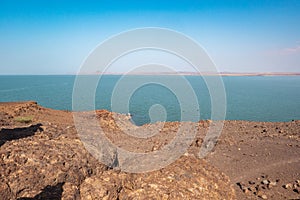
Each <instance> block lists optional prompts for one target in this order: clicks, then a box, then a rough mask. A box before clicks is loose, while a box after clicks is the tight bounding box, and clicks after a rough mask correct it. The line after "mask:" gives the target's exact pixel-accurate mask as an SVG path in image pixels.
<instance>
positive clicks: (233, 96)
mask: <svg viewBox="0 0 300 200" xmlns="http://www.w3.org/2000/svg"><path fill="white" fill-rule="evenodd" d="M120 78H121V76H117V75H105V76H102V79H101V80H100V82H99V84H98V87H97V91H96V98H95V105H96V108H97V109H107V110H111V109H112V108H111V96H112V93H113V90H114V87H115V85H116V83H117V82H118V80H120ZM143 78H145V77H144V76H142V75H141V76H132V77H131V78H130V79H128V80H129V81H131V82H132V84H134V83H135V82H136V81H137V79H143ZM148 78H149V77H148ZM156 78H157V77H156ZM159 78H161V79H172V76H159ZM173 78H174V77H173ZM185 78H186V79H187V80H188V81H189V83H190V84H191V86H192V87H193V89H194V91H195V93H196V95H197V98H198V102H199V107H200V118H201V119H210V118H211V116H210V115H211V112H210V111H211V102H210V95H209V93H208V90H207V88H206V84H205V82H204V81H203V79H202V78H201V77H197V76H186V77H185ZM74 80H75V76H73V75H69V76H68V75H58V76H54V75H44V76H40V75H36V76H29V75H28V76H27V75H24V76H0V101H1V102H6V101H25V100H34V101H37V102H38V103H39V104H40V105H42V106H44V107H48V108H53V109H59V110H72V92H73V84H74ZM223 82H224V85H225V91H226V98H227V103H226V107H227V112H226V119H228V120H252V121H290V120H293V119H300V76H270V77H263V76H252V77H247V76H241V77H223ZM178 87H180V85H179V86H178ZM155 104H160V105H162V106H163V107H164V108H165V111H166V115H167V120H168V121H179V120H180V119H181V118H180V117H181V116H180V113H181V108H180V104H179V101H178V99H177V98H176V95H175V94H173V93H172V92H171V91H170V90H169V89H167V88H165V87H162V86H160V85H157V84H148V85H144V86H143V87H140V88H139V89H138V90H136V91H135V92H134V93H133V95H132V96H131V98H130V99H129V111H130V113H131V114H132V115H133V120H134V122H135V123H136V124H138V125H141V124H144V123H149V122H151V119H150V116H149V109H150V108H151V106H153V105H155ZM85 106H86V108H87V109H89V105H83V107H85ZM114 111H118V112H121V113H125V112H126V111H125V110H123V109H122V108H121V106H120V109H119V110H118V107H114ZM183 112H187V113H189V112H190V111H189V110H185V111H183Z"/></svg>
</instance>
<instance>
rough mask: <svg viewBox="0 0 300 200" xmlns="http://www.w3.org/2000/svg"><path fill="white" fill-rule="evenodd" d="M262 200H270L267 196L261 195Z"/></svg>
mask: <svg viewBox="0 0 300 200" xmlns="http://www.w3.org/2000/svg"><path fill="white" fill-rule="evenodd" d="M260 198H262V199H268V197H267V195H265V194H263V195H261V196H260Z"/></svg>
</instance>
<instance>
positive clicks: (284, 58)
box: [0, 0, 300, 74]
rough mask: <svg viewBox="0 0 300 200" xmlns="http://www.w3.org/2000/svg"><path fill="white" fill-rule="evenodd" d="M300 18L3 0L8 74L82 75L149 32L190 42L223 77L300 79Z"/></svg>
mask: <svg viewBox="0 0 300 200" xmlns="http://www.w3.org/2000/svg"><path fill="white" fill-rule="evenodd" d="M299 10H300V1H299V0H281V1H279V0H248V1H243V0H240V1H238V0H237V1H212V0H205V1H201V0H195V1H194V0H193V1H176V0H175V1H174V0H173V1H157V0H151V1H101V0H99V1H56V0H52V1H47V0H45V1H34V0H27V1H22V0H19V1H16V0H8V1H6V0H0V74H66V73H76V72H77V71H78V70H79V68H80V65H81V63H82V62H83V61H84V59H85V58H86V57H87V56H88V54H89V53H90V51H91V50H93V49H94V48H95V47H96V46H97V45H98V44H99V43H101V42H102V41H104V40H105V39H107V38H108V37H110V36H112V35H115V34H118V33H119V32H123V31H126V30H129V29H134V28H141V27H162V28H169V29H173V30H176V31H179V32H181V33H183V34H186V35H187V36H190V37H191V38H193V39H194V40H196V41H197V42H198V43H199V44H201V45H202V46H203V47H204V48H205V49H206V51H207V53H208V54H209V55H210V57H211V58H212V59H213V60H214V62H215V63H216V65H217V67H218V70H219V71H230V72H257V71H258V72H285V71H287V72H300V12H299ZM116 70H117V71H118V69H116ZM186 70H188V68H187V69H186ZM120 71H121V70H120Z"/></svg>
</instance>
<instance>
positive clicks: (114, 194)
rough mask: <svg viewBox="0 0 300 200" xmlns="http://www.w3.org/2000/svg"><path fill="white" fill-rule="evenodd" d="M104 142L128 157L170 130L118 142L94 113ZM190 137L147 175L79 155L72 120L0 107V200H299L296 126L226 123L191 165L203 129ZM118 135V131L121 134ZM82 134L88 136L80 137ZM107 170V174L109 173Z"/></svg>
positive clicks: (33, 108) (62, 114) (61, 114)
mask: <svg viewBox="0 0 300 200" xmlns="http://www.w3.org/2000/svg"><path fill="white" fill-rule="evenodd" d="M96 116H97V120H98V121H99V124H101V127H102V128H103V130H104V131H105V132H106V134H107V137H108V138H109V139H110V140H111V141H112V142H113V143H115V144H116V145H118V146H119V147H122V148H126V149H128V150H130V151H137V152H145V153H148V152H152V151H157V150H160V149H161V148H162V147H163V146H164V145H166V144H167V143H168V142H169V141H170V140H171V139H172V137H174V135H175V134H176V131H177V129H178V126H179V125H180V124H179V123H178V122H168V123H165V124H163V127H161V123H156V124H151V125H144V126H143V127H141V128H139V129H137V128H136V127H135V126H134V125H132V124H130V123H128V122H129V120H128V117H127V116H123V115H118V117H119V119H121V120H124V122H126V123H124V124H123V126H124V127H125V128H127V129H128V130H132V131H135V130H138V131H143V129H147V130H148V131H149V130H150V131H151V130H156V129H158V127H159V129H160V134H159V136H157V135H155V136H153V137H151V139H150V140H145V139H138V140H133V139H130V137H129V139H126V135H124V134H122V131H121V130H120V127H118V126H117V124H116V123H115V121H114V119H115V118H114V117H113V116H114V114H113V113H111V112H108V111H103V110H102V111H97V112H96ZM191 125H192V126H196V127H197V135H196V137H195V139H194V141H193V142H192V144H191V145H190V147H189V149H188V152H186V153H185V154H184V155H182V156H181V157H180V158H179V159H177V160H176V161H175V162H174V163H172V164H170V165H168V166H166V167H164V168H162V169H160V170H156V171H152V172H147V173H126V172H123V171H122V170H119V169H118V168H117V167H116V168H114V167H111V166H106V165H104V164H102V163H100V162H99V161H98V160H97V159H95V158H94V157H93V156H92V155H91V154H90V153H89V152H88V151H87V150H86V149H85V147H84V145H83V144H82V141H81V140H80V137H79V136H78V134H77V131H76V128H75V125H74V121H73V114H72V113H71V112H67V111H56V110H51V109H47V108H43V107H41V106H39V105H37V104H36V103H35V102H23V103H0V199H299V198H300V194H299V189H300V185H299V184H300V182H299V180H300V175H299V173H300V170H299V169H300V156H299V155H300V133H299V132H300V131H299V130H300V121H292V122H285V123H283V122H278V123H266V122H246V121H226V122H225V126H224V129H223V132H222V135H221V137H220V138H219V141H218V144H217V146H216V148H215V149H214V151H213V152H212V153H211V154H209V155H208V156H207V157H206V158H205V159H198V158H197V156H198V153H199V149H200V147H201V145H202V142H203V138H204V136H205V135H206V132H207V130H208V129H209V126H210V123H209V121H200V122H198V123H191ZM124 127H123V128H124ZM86 131H87V132H89V131H91V130H86ZM113 168H114V169H113Z"/></svg>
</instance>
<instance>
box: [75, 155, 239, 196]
mask: <svg viewBox="0 0 300 200" xmlns="http://www.w3.org/2000/svg"><path fill="white" fill-rule="evenodd" d="M199 166H201V167H199ZM80 195H81V197H82V198H83V197H87V199H98V198H99V197H100V198H99V199H118V198H119V199H224V198H225V199H234V198H235V195H234V190H233V189H232V188H231V186H230V182H229V179H228V178H227V177H226V176H225V175H223V174H222V173H220V172H218V171H217V170H216V169H214V168H213V167H211V166H209V165H208V164H207V163H206V162H204V161H201V160H198V159H196V158H194V157H191V156H189V157H187V156H183V157H181V158H180V159H179V160H177V161H176V162H175V163H173V164H171V165H169V166H167V167H166V168H164V169H161V170H159V171H154V172H148V173H144V174H126V173H118V172H115V171H106V172H104V173H103V174H102V175H100V176H93V177H91V178H88V179H86V180H85V181H84V183H83V184H82V185H81V186H80Z"/></svg>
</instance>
